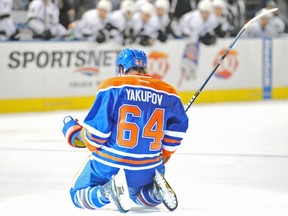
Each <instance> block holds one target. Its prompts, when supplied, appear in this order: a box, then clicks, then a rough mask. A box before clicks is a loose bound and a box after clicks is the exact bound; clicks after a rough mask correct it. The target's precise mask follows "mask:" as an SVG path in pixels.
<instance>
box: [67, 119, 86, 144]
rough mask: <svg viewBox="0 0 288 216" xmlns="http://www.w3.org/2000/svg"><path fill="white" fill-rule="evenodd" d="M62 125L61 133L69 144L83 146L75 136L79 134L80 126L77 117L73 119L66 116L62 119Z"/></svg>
mask: <svg viewBox="0 0 288 216" xmlns="http://www.w3.org/2000/svg"><path fill="white" fill-rule="evenodd" d="M63 123H64V126H63V129H62V133H63V135H64V137H65V138H66V139H67V142H68V144H69V145H71V146H73V147H78V148H85V145H84V143H82V142H81V141H80V140H79V138H78V137H77V136H78V135H79V134H80V131H81V129H82V126H81V125H80V124H78V120H77V119H75V120H74V119H73V118H72V117H71V116H66V117H65V118H64V120H63Z"/></svg>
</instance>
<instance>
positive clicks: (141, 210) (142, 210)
mask: <svg viewBox="0 0 288 216" xmlns="http://www.w3.org/2000/svg"><path fill="white" fill-rule="evenodd" d="M163 211H165V210H163V209H161V207H152V208H151V207H141V206H139V207H134V206H133V207H132V208H131V209H130V211H129V212H130V213H137V214H147V213H155V212H163Z"/></svg>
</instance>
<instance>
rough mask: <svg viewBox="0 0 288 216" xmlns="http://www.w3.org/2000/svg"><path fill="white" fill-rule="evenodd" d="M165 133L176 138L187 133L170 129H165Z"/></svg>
mask: <svg viewBox="0 0 288 216" xmlns="http://www.w3.org/2000/svg"><path fill="white" fill-rule="evenodd" d="M164 134H165V135H168V136H171V137H175V138H183V137H184V135H185V133H184V132H180V131H169V130H166V131H164Z"/></svg>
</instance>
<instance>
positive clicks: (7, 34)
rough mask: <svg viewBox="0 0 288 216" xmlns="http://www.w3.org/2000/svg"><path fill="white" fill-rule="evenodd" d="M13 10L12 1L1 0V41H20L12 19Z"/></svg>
mask: <svg viewBox="0 0 288 216" xmlns="http://www.w3.org/2000/svg"><path fill="white" fill-rule="evenodd" d="M12 8H13V1H12V0H0V41H6V40H18V39H19V31H18V30H17V28H16V25H15V23H14V21H13V19H12V17H11V13H12Z"/></svg>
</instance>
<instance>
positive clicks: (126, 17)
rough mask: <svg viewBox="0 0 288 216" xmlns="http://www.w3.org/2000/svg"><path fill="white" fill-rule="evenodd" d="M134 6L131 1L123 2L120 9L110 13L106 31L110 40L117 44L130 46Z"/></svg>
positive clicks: (125, 0)
mask: <svg viewBox="0 0 288 216" xmlns="http://www.w3.org/2000/svg"><path fill="white" fill-rule="evenodd" d="M135 10H136V5H135V2H134V1H133V0H124V1H122V2H121V4H120V9H119V10H115V11H113V12H112V13H111V16H110V18H109V21H108V24H107V25H106V27H105V28H106V29H107V30H108V31H109V33H110V38H111V40H112V41H115V42H117V43H119V44H122V45H126V44H131V43H132V40H133V22H132V19H133V15H134V12H135Z"/></svg>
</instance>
